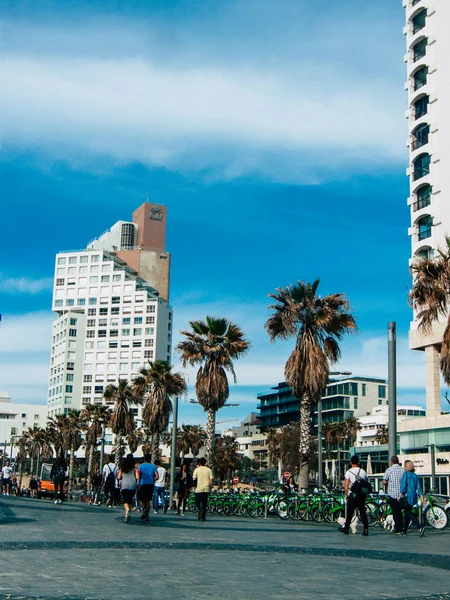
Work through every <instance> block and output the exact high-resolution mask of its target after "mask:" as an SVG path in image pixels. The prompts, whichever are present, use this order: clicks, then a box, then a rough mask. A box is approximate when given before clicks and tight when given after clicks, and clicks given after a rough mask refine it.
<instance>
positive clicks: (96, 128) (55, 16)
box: [0, 0, 424, 422]
mask: <svg viewBox="0 0 450 600" xmlns="http://www.w3.org/2000/svg"><path fill="white" fill-rule="evenodd" d="M311 4H312V3H311V2H309V1H306V0H305V1H303V0H292V1H291V0H282V1H281V2H275V1H273V0H235V1H223V0H203V1H198V2H193V1H192V2H175V1H169V0H164V1H162V0H160V1H152V2H147V1H146V2H144V1H142V2H141V1H136V0H135V1H134V2H133V3H123V2H118V1H114V0H110V1H109V2H108V3H104V2H100V1H92V0H90V1H89V2H79V1H78V2H69V1H64V0H60V1H58V2H56V1H49V0H40V2H39V3H36V2H34V1H31V0H29V1H25V0H15V1H14V2H12V1H11V2H8V1H5V2H3V3H2V4H1V6H0V34H1V36H2V56H1V58H0V62H1V71H2V73H3V75H2V96H1V98H0V139H1V140H2V143H1V145H0V178H1V180H0V181H1V191H0V193H1V198H2V208H3V215H4V220H3V228H2V237H1V240H0V251H1V257H2V260H1V264H0V272H1V277H0V307H1V312H2V313H3V315H4V316H3V324H2V330H1V331H0V389H4V390H8V391H9V392H10V394H11V395H12V397H13V400H15V401H33V402H45V397H46V379H47V370H48V349H49V341H50V324H51V320H52V315H51V313H50V299H51V296H50V288H51V278H52V275H53V273H52V269H53V261H54V255H55V253H56V252H58V251H60V250H65V249H76V248H80V249H81V248H83V247H84V246H85V245H86V244H87V243H88V242H89V241H90V240H91V239H92V238H93V237H95V236H96V235H98V234H100V233H101V232H102V231H104V230H105V229H106V228H108V227H109V226H111V225H112V224H113V223H114V222H116V221H117V220H119V219H128V218H130V216H131V213H132V211H133V209H134V208H135V207H137V206H138V205H139V204H141V203H142V202H143V201H144V200H145V198H146V194H147V193H149V194H150V197H151V199H152V200H153V201H154V202H160V203H163V204H165V205H166V206H167V207H168V239H167V247H168V250H169V251H170V252H171V253H172V256H173V263H172V264H173V271H172V305H173V308H174V311H175V324H176V327H178V328H183V327H185V326H186V323H187V320H188V319H191V318H197V317H203V316H204V315H206V314H208V313H210V314H217V315H225V316H228V317H229V318H231V319H234V320H236V322H238V323H239V324H240V325H241V326H242V327H243V329H244V330H245V331H246V333H247V334H248V336H249V337H250V338H251V340H252V351H251V352H250V353H249V355H248V356H247V357H246V358H245V359H244V360H242V361H241V363H240V364H239V365H238V368H237V373H238V379H239V382H238V385H237V386H235V387H233V388H232V393H231V398H230V400H231V401H233V402H239V403H240V407H239V408H238V409H227V410H228V412H226V411H225V409H224V411H223V412H224V413H225V415H226V416H224V417H222V416H220V417H219V420H221V419H222V418H223V419H226V418H232V417H243V416H245V415H246V414H247V413H248V412H250V410H252V409H254V408H255V406H256V398H255V395H256V392H257V391H262V390H265V389H267V388H268V387H270V386H271V385H272V384H275V383H277V382H278V381H281V380H282V379H283V364H284V362H285V360H286V358H287V356H288V354H289V351H290V348H291V344H289V343H284V344H275V345H270V344H269V343H268V340H267V336H266V334H265V333H264V329H263V325H264V321H265V319H266V317H267V310H266V305H267V301H268V299H267V294H268V293H269V292H270V291H272V290H273V289H274V288H275V287H276V286H284V285H286V284H288V283H291V282H294V281H295V280H296V279H302V280H312V279H315V278H316V277H320V278H321V292H322V293H324V294H326V293H330V292H337V291H344V292H345V293H346V294H347V295H348V297H349V299H350V301H351V303H352V306H353V307H354V309H355V313H356V316H357V319H358V324H359V327H360V334H359V335H358V337H352V338H349V339H348V340H346V341H345V342H344V343H343V357H342V361H341V363H340V365H339V368H342V369H345V370H351V371H353V373H355V374H358V375H380V376H385V375H386V371H387V365H386V326H387V322H388V321H389V320H395V321H397V323H398V329H399V343H398V346H399V358H398V363H399V376H398V379H399V386H400V390H399V393H400V400H401V401H403V402H408V403H419V404H423V386H424V373H423V368H422V366H421V365H422V364H423V357H422V356H421V355H420V354H417V353H413V352H410V351H408V349H407V332H408V325H409V320H410V310H409V308H408V305H407V288H408V285H409V274H408V256H409V239H408V236H407V227H408V210H407V207H406V197H407V195H408V185H407V179H406V177H405V168H406V166H407V153H406V148H405V140H406V136H407V130H406V122H405V119H404V113H405V106H406V95H405V92H404V80H405V73H404V63H403V55H404V38H403V35H402V28H403V20H404V14H403V9H402V7H401V2H400V0H399V1H398V2H392V0H379V2H377V3H376V5H375V4H374V5H373V6H371V5H370V3H365V2H360V0H345V1H342V2H339V3H337V2H336V3H333V2H329V0H317V1H316V2H314V7H313V8H312V7H311ZM189 378H190V381H191V382H192V381H193V375H192V373H189ZM181 419H182V420H185V421H186V422H188V421H196V422H199V421H200V422H201V421H203V420H204V416H203V414H202V412H201V411H200V409H197V408H196V407H192V406H187V405H186V406H185V405H182V408H181Z"/></svg>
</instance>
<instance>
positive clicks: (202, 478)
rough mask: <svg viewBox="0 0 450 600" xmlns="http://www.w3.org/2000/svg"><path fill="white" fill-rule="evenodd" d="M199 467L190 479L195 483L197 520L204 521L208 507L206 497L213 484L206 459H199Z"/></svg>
mask: <svg viewBox="0 0 450 600" xmlns="http://www.w3.org/2000/svg"><path fill="white" fill-rule="evenodd" d="M198 462H199V464H200V466H199V467H197V468H196V469H195V470H194V474H193V475H192V478H193V480H194V481H196V482H197V487H196V488H195V504H196V505H197V510H198V520H199V521H206V507H207V506H208V496H209V493H210V491H211V488H212V484H213V475H212V471H211V469H210V468H209V467H207V466H206V458H203V457H202V458H201V459H200V460H199V461H198Z"/></svg>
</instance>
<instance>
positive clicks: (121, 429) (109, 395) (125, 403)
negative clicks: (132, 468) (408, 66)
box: [103, 379, 139, 467]
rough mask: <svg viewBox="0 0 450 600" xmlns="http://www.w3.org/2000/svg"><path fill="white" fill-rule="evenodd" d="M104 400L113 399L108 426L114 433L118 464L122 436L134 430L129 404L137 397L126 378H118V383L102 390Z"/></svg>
mask: <svg viewBox="0 0 450 600" xmlns="http://www.w3.org/2000/svg"><path fill="white" fill-rule="evenodd" d="M103 397H104V398H105V400H107V401H108V400H113V401H114V409H113V412H112V415H111V420H110V424H109V426H110V427H111V430H112V432H113V433H114V434H115V436H116V439H115V463H116V465H117V467H119V466H120V461H121V460H122V456H123V452H124V449H125V443H124V440H123V438H124V437H125V436H127V435H130V433H132V431H133V430H134V417H133V411H132V410H131V404H138V403H139V399H138V398H137V397H136V396H135V394H134V393H133V390H132V388H131V386H130V385H129V383H128V381H127V380H126V379H120V380H119V384H118V385H114V384H111V385H108V386H107V387H106V389H105V391H104V392H103Z"/></svg>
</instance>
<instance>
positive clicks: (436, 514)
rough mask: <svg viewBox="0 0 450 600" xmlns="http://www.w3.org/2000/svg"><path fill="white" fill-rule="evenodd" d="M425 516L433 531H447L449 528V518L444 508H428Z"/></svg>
mask: <svg viewBox="0 0 450 600" xmlns="http://www.w3.org/2000/svg"><path fill="white" fill-rule="evenodd" d="M423 516H424V520H425V521H426V522H427V523H428V525H430V527H433V529H445V527H446V526H447V522H448V517H447V513H446V512H445V510H444V509H443V508H442V506H428V507H427V508H426V509H425V512H424V515H423Z"/></svg>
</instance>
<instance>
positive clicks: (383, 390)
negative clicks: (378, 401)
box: [378, 385, 386, 398]
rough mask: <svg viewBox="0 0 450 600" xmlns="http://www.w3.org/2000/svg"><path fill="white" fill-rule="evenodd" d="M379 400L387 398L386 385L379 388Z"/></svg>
mask: <svg viewBox="0 0 450 600" xmlns="http://www.w3.org/2000/svg"><path fill="white" fill-rule="evenodd" d="M378 398H386V386H385V385H379V386H378Z"/></svg>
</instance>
